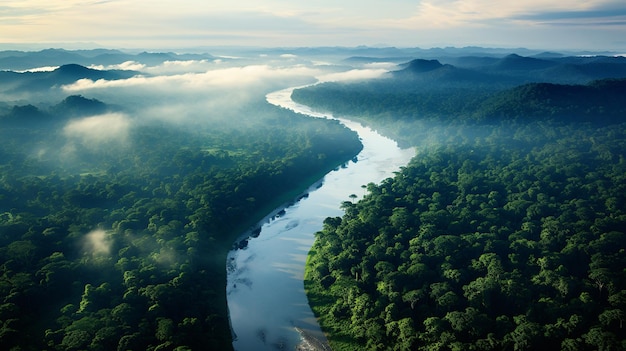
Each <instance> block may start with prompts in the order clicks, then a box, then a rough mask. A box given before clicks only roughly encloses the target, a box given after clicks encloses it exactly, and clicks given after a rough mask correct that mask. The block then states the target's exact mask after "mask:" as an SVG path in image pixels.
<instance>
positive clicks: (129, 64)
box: [89, 61, 146, 71]
mask: <svg viewBox="0 0 626 351" xmlns="http://www.w3.org/2000/svg"><path fill="white" fill-rule="evenodd" d="M89 68H91V69H97V70H100V71H103V70H112V69H117V70H126V71H141V70H143V69H145V68H146V65H145V64H143V63H139V62H136V61H126V62H122V63H120V64H116V65H108V66H104V65H91V66H89Z"/></svg>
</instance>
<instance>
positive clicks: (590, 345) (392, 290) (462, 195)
mask: <svg viewBox="0 0 626 351" xmlns="http://www.w3.org/2000/svg"><path fill="white" fill-rule="evenodd" d="M495 134H497V133H495ZM500 135H501V136H505V138H495V137H493V136H492V137H491V138H487V139H480V140H481V142H480V143H465V144H463V143H459V144H454V145H448V146H439V147H431V148H426V149H421V150H420V152H419V154H418V156H417V157H416V158H414V159H413V160H412V161H411V163H410V164H409V165H408V166H406V167H405V168H403V169H402V170H401V171H400V172H398V173H397V175H396V176H395V177H394V178H392V179H387V180H385V181H383V182H382V183H381V184H380V185H374V184H370V185H369V186H368V190H369V193H368V195H366V196H365V197H364V198H363V199H362V200H361V201H359V202H357V203H352V202H348V201H347V202H345V203H344V207H345V209H346V214H345V215H344V217H343V218H332V219H327V220H326V221H325V222H324V229H323V230H322V231H321V232H319V233H317V234H316V237H317V240H316V242H315V244H314V246H313V249H312V252H311V255H310V257H309V261H308V263H307V274H306V281H305V285H306V287H307V291H308V294H309V296H310V298H311V303H312V305H313V308H314V311H315V312H316V314H317V315H318V316H319V317H320V321H321V324H322V326H323V328H324V329H326V330H327V331H328V332H329V335H330V340H331V344H332V345H333V346H334V349H336V350H344V349H345V350H350V349H373V350H544V349H551V350H559V349H561V350H623V349H624V348H626V338H625V337H624V335H626V334H625V333H624V319H625V315H624V314H625V312H626V304H625V302H626V300H625V299H624V297H625V296H626V274H625V273H626V252H625V250H626V232H625V229H624V228H626V210H625V209H626V207H625V206H624V205H626V161H625V159H624V156H625V155H624V150H626V125H624V124H620V125H614V126H611V127H605V128H600V129H595V128H591V127H584V126H580V125H571V124H570V125H557V124H552V125H545V124H541V123H535V124H528V125H525V126H523V127H522V126H521V125H516V126H515V125H514V126H512V128H511V130H510V131H509V132H506V133H505V132H501V134H500Z"/></svg>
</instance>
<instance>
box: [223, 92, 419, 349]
mask: <svg viewBox="0 0 626 351" xmlns="http://www.w3.org/2000/svg"><path fill="white" fill-rule="evenodd" d="M291 91H292V89H286V90H281V91H279V92H275V93H272V94H269V95H268V96H267V100H268V101H269V102H270V103H272V104H275V105H279V106H283V107H287V108H290V109H293V110H294V111H296V112H300V113H305V114H308V115H311V116H313V117H324V118H330V117H329V116H324V115H321V114H319V113H315V112H313V111H311V110H310V109H309V108H308V107H306V106H302V105H298V104H295V103H294V102H292V101H291V98H290V96H291ZM341 121H342V123H344V124H345V125H346V126H348V127H349V128H351V129H353V130H355V131H356V132H357V133H358V134H359V136H360V138H361V141H362V143H363V150H362V151H361V153H360V154H359V155H358V156H357V158H356V160H353V161H350V162H349V163H348V164H347V167H339V168H338V169H337V170H334V171H332V172H330V173H328V174H327V175H326V176H325V177H324V180H323V186H321V187H319V184H314V185H313V186H311V188H310V189H309V191H308V194H309V196H305V197H302V198H301V199H300V201H298V202H296V203H295V204H294V205H292V206H290V207H288V208H286V209H285V210H284V212H280V215H275V216H272V217H270V218H269V219H268V220H266V221H265V223H263V225H262V227H261V231H260V233H256V234H258V236H257V237H252V236H253V235H251V237H250V238H249V239H248V244H247V246H245V248H243V249H234V250H232V251H231V252H230V253H229V255H228V262H227V267H228V282H227V288H226V291H227V295H228V308H229V313H230V320H231V326H232V330H233V334H234V337H235V341H234V342H233V346H234V348H235V350H238V351H248V350H250V351H257V350H296V349H300V350H307V349H309V350H323V349H324V347H325V346H324V345H325V343H326V339H325V337H324V335H323V334H322V332H321V330H320V328H319V325H318V324H317V321H316V320H315V318H314V316H313V313H312V312H311V309H310V307H309V305H308V301H307V298H306V295H305V293H304V285H303V282H302V278H303V276H304V263H305V261H306V256H307V254H308V251H309V250H310V248H311V246H312V245H313V241H314V233H315V232H317V231H319V230H321V229H322V223H323V221H324V219H325V218H326V217H331V216H341V215H343V212H342V211H341V210H340V208H339V206H340V204H341V202H343V201H349V200H350V195H351V194H355V195H358V196H359V197H360V196H362V195H363V194H364V192H365V190H364V189H363V188H362V187H361V186H362V185H366V184H368V183H370V182H374V183H378V182H380V181H382V180H383V179H385V178H387V177H390V176H393V172H395V171H397V170H398V169H399V168H400V166H403V165H405V164H406V163H407V162H408V161H409V160H410V158H411V157H412V156H413V155H414V151H413V150H401V149H399V148H398V146H397V144H396V143H395V142H394V141H392V140H390V139H387V138H384V137H382V136H381V135H379V134H378V133H376V132H374V131H372V130H371V129H369V128H365V127H363V126H361V125H360V124H358V123H355V122H352V121H348V120H341ZM250 234H252V233H250ZM256 234H255V235H254V236H256Z"/></svg>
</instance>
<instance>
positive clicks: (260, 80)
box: [62, 63, 319, 92]
mask: <svg viewBox="0 0 626 351" xmlns="http://www.w3.org/2000/svg"><path fill="white" fill-rule="evenodd" d="M169 65H170V66H173V64H171V63H170V64H169ZM154 70H155V71H158V70H159V68H155V69H154ZM317 73H319V71H318V70H315V69H311V68H308V67H305V66H296V67H286V68H276V67H272V66H269V65H249V66H242V67H228V68H223V69H215V70H208V71H206V72H201V73H182V74H173V75H159V76H150V77H148V76H135V77H132V78H128V79H121V80H104V79H101V80H96V81H93V80H90V79H81V80H78V81H76V82H75V83H73V84H69V85H65V86H63V87H62V89H63V90H65V91H67V92H78V91H86V90H92V89H107V88H121V87H139V86H141V87H143V88H146V89H148V90H154V89H157V90H159V88H158V87H168V88H175V90H177V91H180V90H181V89H198V88H215V87H242V86H246V87H247V86H250V85H254V84H264V83H266V82H268V81H277V80H282V79H285V78H289V77H294V76H312V75H314V74H317Z"/></svg>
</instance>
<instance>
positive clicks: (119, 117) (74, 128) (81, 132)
mask: <svg viewBox="0 0 626 351" xmlns="http://www.w3.org/2000/svg"><path fill="white" fill-rule="evenodd" d="M129 128H130V121H129V119H128V117H127V116H126V115H124V114H121V113H107V114H103V115H97V116H91V117H85V118H81V119H77V120H72V121H70V122H68V123H67V124H66V125H65V127H64V128H63V134H64V135H65V136H67V137H69V138H72V139H78V140H79V141H81V142H82V143H83V144H84V145H85V146H87V147H90V146H94V147H95V146H97V145H99V144H101V143H103V142H108V141H117V142H124V141H126V139H127V137H128V132H129Z"/></svg>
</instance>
